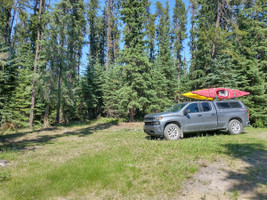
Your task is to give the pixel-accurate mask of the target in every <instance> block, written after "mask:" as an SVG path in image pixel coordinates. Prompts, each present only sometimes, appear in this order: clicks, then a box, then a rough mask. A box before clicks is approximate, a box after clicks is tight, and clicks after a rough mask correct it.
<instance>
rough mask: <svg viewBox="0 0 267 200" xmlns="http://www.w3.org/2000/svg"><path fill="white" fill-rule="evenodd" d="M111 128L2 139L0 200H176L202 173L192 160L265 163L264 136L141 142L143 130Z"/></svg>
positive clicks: (254, 132) (102, 124)
mask: <svg viewBox="0 0 267 200" xmlns="http://www.w3.org/2000/svg"><path fill="white" fill-rule="evenodd" d="M117 123H118V121H117V120H115V119H101V120H99V121H95V122H94V123H92V124H87V125H79V126H71V127H58V128H57V129H55V130H46V131H36V132H29V133H28V132H27V131H25V132H22V133H20V132H19V133H15V134H16V135H15V134H14V135H13V136H12V135H6V136H1V137H2V138H3V137H4V139H6V140H5V142H4V143H2V145H1V143H0V147H1V149H2V153H1V155H0V158H1V159H6V160H9V161H10V166H7V167H5V168H0V199H57V198H59V197H62V198H71V199H93V198H101V199H114V198H115V199H121V198H128V199H134V198H142V199H146V198H158V199H160V198H161V196H162V195H164V197H172V196H173V195H175V194H177V193H178V192H179V189H180V187H181V183H182V182H183V181H184V180H186V179H188V178H190V177H191V176H192V174H193V173H195V172H196V171H198V169H199V168H200V167H202V166H201V164H199V163H200V162H199V160H201V161H205V162H206V163H207V164H208V163H210V162H214V161H216V160H218V159H221V158H223V159H225V160H231V159H243V157H244V158H247V157H250V156H254V154H257V153H259V152H261V153H264V154H263V156H266V151H267V136H266V132H267V129H253V128H248V129H246V134H241V135H237V136H232V135H228V134H218V135H206V134H204V136H203V134H200V136H197V135H196V134H190V135H189V136H187V137H186V138H184V139H182V140H179V141H166V140H148V139H147V137H146V135H145V134H144V133H143V131H142V125H137V126H136V127H131V128H127V126H126V127H122V128H120V127H117V126H116V124H117ZM113 125H114V126H113ZM25 133H26V134H25ZM248 162H249V161H248ZM201 163H203V162H201ZM259 167H261V165H259ZM260 169H261V170H262V169H263V170H264V167H263V168H260ZM249 173H254V172H253V170H252V172H250V171H248V176H249V175H250V174H249ZM263 173H266V171H263ZM260 184H264V183H260Z"/></svg>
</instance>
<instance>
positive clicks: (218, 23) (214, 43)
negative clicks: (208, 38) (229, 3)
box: [211, 0, 222, 58]
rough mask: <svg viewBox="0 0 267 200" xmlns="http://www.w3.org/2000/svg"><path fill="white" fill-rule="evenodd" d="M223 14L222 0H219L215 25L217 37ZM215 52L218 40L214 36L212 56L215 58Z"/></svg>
mask: <svg viewBox="0 0 267 200" xmlns="http://www.w3.org/2000/svg"><path fill="white" fill-rule="evenodd" d="M221 14H222V9H221V3H220V0H217V19H216V25H215V37H216V36H217V29H218V27H219V25H220V21H221ZM215 53H216V41H215V38H214V40H213V43H212V54H211V58H214V56H215Z"/></svg>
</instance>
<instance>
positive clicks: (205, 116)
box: [199, 101, 217, 130]
mask: <svg viewBox="0 0 267 200" xmlns="http://www.w3.org/2000/svg"><path fill="white" fill-rule="evenodd" d="M199 104H200V107H201V112H200V114H201V115H202V116H201V118H202V121H203V123H202V125H201V129H202V130H210V129H216V128H217V113H216V110H215V107H214V105H213V104H212V103H211V102H208V101H207V102H205V101H204V102H199Z"/></svg>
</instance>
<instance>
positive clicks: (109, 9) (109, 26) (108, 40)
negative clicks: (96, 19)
mask: <svg viewBox="0 0 267 200" xmlns="http://www.w3.org/2000/svg"><path fill="white" fill-rule="evenodd" d="M111 6H112V5H111V0H108V6H107V17H108V31H107V32H108V33H107V59H106V70H108V66H109V64H110V61H111V52H112V51H111V48H112V38H111Z"/></svg>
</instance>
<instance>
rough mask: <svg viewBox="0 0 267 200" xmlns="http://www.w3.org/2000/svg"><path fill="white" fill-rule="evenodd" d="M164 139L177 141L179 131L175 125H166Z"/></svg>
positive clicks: (179, 135) (179, 134)
mask: <svg viewBox="0 0 267 200" xmlns="http://www.w3.org/2000/svg"><path fill="white" fill-rule="evenodd" d="M164 137H165V138H166V139H167V140H179V139H180V137H181V129H180V128H179V126H177V125H176V124H168V125H167V126H166V127H165V129H164Z"/></svg>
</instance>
